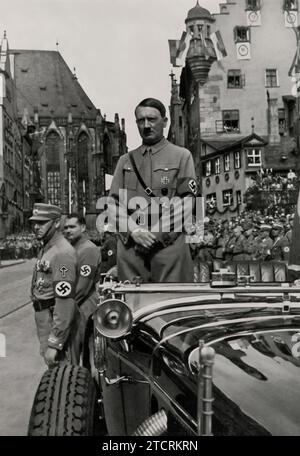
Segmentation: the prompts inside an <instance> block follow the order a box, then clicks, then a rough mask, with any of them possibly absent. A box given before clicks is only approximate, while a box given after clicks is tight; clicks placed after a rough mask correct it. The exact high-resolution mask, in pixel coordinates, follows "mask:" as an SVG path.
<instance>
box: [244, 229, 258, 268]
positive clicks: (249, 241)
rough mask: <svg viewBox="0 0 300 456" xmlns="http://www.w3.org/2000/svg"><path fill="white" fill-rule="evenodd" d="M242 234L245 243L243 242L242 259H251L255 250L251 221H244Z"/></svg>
mask: <svg viewBox="0 0 300 456" xmlns="http://www.w3.org/2000/svg"><path fill="white" fill-rule="evenodd" d="M244 229H245V231H244V236H245V243H244V251H245V255H244V259H245V260H253V255H254V250H255V238H256V236H255V234H254V227H253V225H252V224H251V223H246V224H245V225H244Z"/></svg>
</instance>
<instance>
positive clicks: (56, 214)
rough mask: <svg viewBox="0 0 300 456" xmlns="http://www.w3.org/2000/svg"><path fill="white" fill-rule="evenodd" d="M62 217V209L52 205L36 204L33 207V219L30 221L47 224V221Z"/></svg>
mask: <svg viewBox="0 0 300 456" xmlns="http://www.w3.org/2000/svg"><path fill="white" fill-rule="evenodd" d="M60 217H61V209H60V207H58V206H54V205H52V204H44V203H36V204H35V205H34V206H33V210H32V217H30V219H29V220H36V221H40V222H46V221H47V220H55V219H57V218H60Z"/></svg>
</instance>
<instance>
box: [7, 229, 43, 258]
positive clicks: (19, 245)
mask: <svg viewBox="0 0 300 456" xmlns="http://www.w3.org/2000/svg"><path fill="white" fill-rule="evenodd" d="M40 246H41V244H40V242H39V241H38V240H37V239H36V238H35V236H34V234H32V233H29V232H25V231H24V232H22V233H19V234H15V235H9V236H6V237H5V238H4V239H2V240H0V260H18V259H29V258H35V257H36V256H37V253H38V251H39V249H40Z"/></svg>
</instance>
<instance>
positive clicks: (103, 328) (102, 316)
mask: <svg viewBox="0 0 300 456" xmlns="http://www.w3.org/2000/svg"><path fill="white" fill-rule="evenodd" d="M95 326H96V329H97V331H98V332H99V333H100V334H101V335H102V336H104V337H108V338H109V339H119V338H120V337H123V336H125V335H126V334H128V333H129V332H130V330H131V327H132V312H131V310H130V308H129V307H128V306H127V304H126V303H125V302H124V301H121V299H107V300H106V301H103V303H102V304H100V306H99V307H98V309H97V311H96V315H95Z"/></svg>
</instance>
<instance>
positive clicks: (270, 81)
mask: <svg viewBox="0 0 300 456" xmlns="http://www.w3.org/2000/svg"><path fill="white" fill-rule="evenodd" d="M266 87H279V81H278V71H277V70H276V69H267V70H266Z"/></svg>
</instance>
